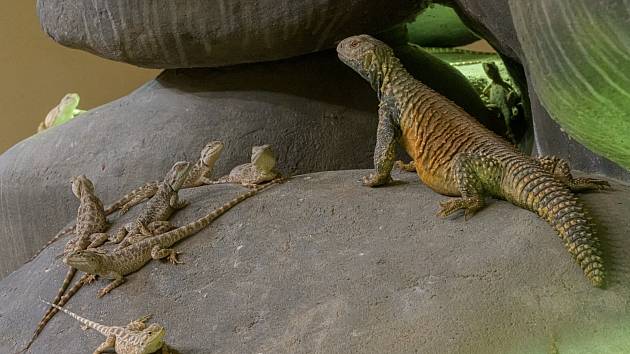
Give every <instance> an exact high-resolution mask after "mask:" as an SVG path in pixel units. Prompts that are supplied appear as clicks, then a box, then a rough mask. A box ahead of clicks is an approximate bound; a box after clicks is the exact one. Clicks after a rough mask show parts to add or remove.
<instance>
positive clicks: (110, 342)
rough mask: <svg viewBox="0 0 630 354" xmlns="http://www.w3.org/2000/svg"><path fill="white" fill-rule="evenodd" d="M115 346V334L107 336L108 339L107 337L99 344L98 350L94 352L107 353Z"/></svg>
mask: <svg viewBox="0 0 630 354" xmlns="http://www.w3.org/2000/svg"><path fill="white" fill-rule="evenodd" d="M115 346H116V337H115V336H113V335H110V336H107V339H105V341H104V342H103V343H101V345H99V346H98V348H96V350H95V351H94V353H92V354H101V353H105V352H106V351H108V350H110V349H114V347H115Z"/></svg>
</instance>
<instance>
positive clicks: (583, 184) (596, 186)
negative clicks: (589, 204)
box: [569, 177, 610, 192]
mask: <svg viewBox="0 0 630 354" xmlns="http://www.w3.org/2000/svg"><path fill="white" fill-rule="evenodd" d="M569 187H570V188H571V190H572V191H574V192H583V191H598V190H607V189H610V183H608V181H604V180H603V179H597V178H588V177H578V178H574V179H573V180H572V181H571V182H570V185H569Z"/></svg>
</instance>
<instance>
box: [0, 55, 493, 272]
mask: <svg viewBox="0 0 630 354" xmlns="http://www.w3.org/2000/svg"><path fill="white" fill-rule="evenodd" d="M402 52H404V58H405V62H406V63H407V65H409V67H410V68H412V71H415V72H416V74H417V76H418V77H419V78H420V79H422V80H424V81H426V82H427V83H429V84H431V82H441V84H440V85H436V88H437V89H438V90H439V91H441V92H443V93H444V94H445V95H446V96H447V97H450V98H451V99H452V100H454V101H455V102H458V103H459V104H460V105H461V106H462V107H465V108H466V109H468V110H469V111H471V113H473V114H475V113H474V112H478V114H475V115H476V116H482V115H483V112H482V111H481V110H482V109H485V108H484V106H483V104H482V103H481V101H480V99H479V97H478V96H477V95H476V94H475V92H474V90H473V89H472V88H470V89H469V90H468V91H466V90H462V87H465V86H462V85H460V83H462V82H463V83H465V79H464V78H462V77H461V75H459V73H457V72H456V71H455V72H453V71H454V69H452V68H450V67H449V66H448V65H447V64H445V63H442V62H440V61H430V60H429V61H427V60H425V59H426V58H425V56H426V54H423V53H421V52H415V49H414V48H409V49H407V50H404V49H402ZM414 62H417V63H415V64H414ZM423 63H424V64H423ZM445 83H446V84H445ZM466 92H469V93H470V94H468V95H467V94H466ZM377 106H378V101H377V99H376V94H375V93H374V91H373V90H372V89H371V88H370V86H369V84H368V83H367V82H365V81H364V80H363V79H361V78H360V77H359V76H358V75H356V74H355V73H354V72H353V71H352V70H351V69H349V68H347V67H346V66H345V65H343V64H342V63H341V62H340V61H339V60H338V59H337V57H336V54H335V53H334V52H332V51H327V52H321V53H316V54H312V55H308V56H303V57H300V58H294V59H289V60H285V61H280V62H270V63H259V64H250V65H241V66H236V67H230V68H223V69H178V70H168V71H165V72H164V73H162V74H161V75H160V76H159V77H158V78H157V79H156V80H154V81H151V82H149V83H148V84H146V85H145V86H144V87H142V88H140V89H139V90H137V91H135V92H133V93H132V94H130V95H128V96H126V97H123V98H121V99H119V100H116V101H114V102H111V103H109V104H107V105H105V106H102V107H98V108H96V109H93V110H91V111H89V112H87V113H84V114H83V115H82V116H80V117H79V118H77V119H74V120H73V121H71V122H69V123H67V124H64V125H62V126H59V127H54V128H52V129H49V130H46V131H45V132H43V133H41V134H37V135H35V136H33V137H31V138H29V139H27V140H25V141H23V142H21V143H19V144H18V145H16V146H14V147H13V148H12V149H10V150H9V151H7V152H6V153H5V154H3V155H1V156H0V181H2V183H1V184H0V196H1V198H2V208H0V225H4V227H2V228H0V244H3V245H5V246H4V247H1V248H0V276H4V275H6V274H8V272H10V271H12V270H13V269H16V268H17V267H18V266H19V265H20V264H22V262H23V261H24V260H26V259H28V258H29V257H30V256H31V255H32V254H33V253H34V252H35V251H36V250H37V249H38V248H39V247H40V246H41V245H43V244H44V243H45V242H46V240H48V239H49V238H50V237H52V235H53V234H54V233H55V232H56V231H57V230H59V229H60V228H61V227H62V226H63V225H64V224H66V223H67V222H68V221H69V220H71V219H72V218H74V217H76V198H74V196H73V195H72V194H71V192H70V185H69V183H68V181H69V179H70V177H72V176H74V175H78V174H85V175H87V176H88V177H89V178H91V179H92V180H93V182H94V183H95V185H96V190H97V192H98V195H99V196H100V197H101V198H102V199H103V201H104V202H105V203H110V202H112V201H113V200H114V199H115V198H117V197H119V196H121V195H123V194H124V193H126V192H128V191H129V190H130V189H132V188H134V187H136V186H138V185H140V184H142V183H144V182H147V181H151V180H155V179H159V178H162V176H163V174H164V173H165V172H166V171H167V170H168V168H169V167H170V166H171V165H172V164H173V163H174V162H175V161H178V160H183V159H186V160H193V159H196V158H197V157H198V154H199V151H200V149H201V148H202V147H203V145H204V144H205V143H206V142H207V141H209V140H214V139H220V140H222V141H224V142H225V144H226V149H225V150H224V152H223V154H222V157H221V159H220V160H219V162H218V163H217V165H216V175H222V174H225V173H227V172H229V170H230V168H232V167H234V166H236V165H237V164H240V163H244V162H248V161H249V159H250V152H251V147H252V146H253V145H260V144H265V143H268V144H271V145H272V146H273V147H274V150H275V152H276V154H277V157H278V160H279V167H280V170H281V171H282V172H284V173H289V174H295V173H307V172H313V171H326V170H340V169H352V168H368V167H371V166H372V161H373V160H372V152H373V149H374V144H375V137H376V124H377V113H376V112H377V110H378V108H377ZM487 122H490V123H492V121H490V120H487ZM25 220H28V221H29V222H25Z"/></svg>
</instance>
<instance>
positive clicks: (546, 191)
mask: <svg viewBox="0 0 630 354" xmlns="http://www.w3.org/2000/svg"><path fill="white" fill-rule="evenodd" d="M514 170H515V171H516V170H519V172H518V173H515V174H514V175H515V176H516V178H515V179H514V185H515V188H514V190H515V191H516V192H517V195H516V196H514V197H515V199H516V200H515V204H517V205H521V206H524V207H526V208H527V209H529V210H531V211H534V212H536V213H537V214H538V215H539V216H540V217H541V218H543V219H545V220H546V221H547V222H548V223H549V224H550V225H551V226H552V227H553V228H554V230H556V232H557V233H558V235H559V236H560V238H561V239H562V241H563V242H564V246H565V247H566V249H567V251H569V253H570V254H571V256H572V257H573V259H574V260H575V261H576V262H577V263H578V264H579V265H580V267H581V268H582V271H583V272H584V275H585V276H586V277H587V278H588V279H589V280H590V282H591V283H592V284H593V285H594V286H596V287H603V286H604V276H605V274H604V265H603V261H602V258H601V252H600V250H599V239H598V238H597V236H596V234H595V230H594V229H593V227H592V225H591V224H590V222H589V219H590V218H589V217H588V215H587V212H586V211H585V209H584V206H583V205H582V203H581V202H580V201H579V200H578V198H577V197H576V196H575V195H574V194H573V193H572V192H571V191H570V190H569V188H568V187H567V186H565V185H564V184H563V183H562V182H560V181H558V180H556V179H555V178H553V176H551V175H550V174H549V173H547V172H546V171H544V170H542V169H540V168H538V167H532V166H529V167H525V168H521V169H519V168H516V169H514ZM526 170H528V171H527V172H526Z"/></svg>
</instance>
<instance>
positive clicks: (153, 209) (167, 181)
mask: <svg viewBox="0 0 630 354" xmlns="http://www.w3.org/2000/svg"><path fill="white" fill-rule="evenodd" d="M189 170H190V162H186V161H179V162H177V163H175V164H174V165H173V167H171V169H170V170H169V171H168V173H167V174H166V176H164V180H163V181H162V182H160V183H159V184H158V189H157V192H156V193H155V195H154V196H153V197H151V199H149V201H148V202H147V205H146V207H145V208H144V209H143V210H142V212H141V213H140V215H138V217H137V218H136V219H135V220H134V221H133V222H130V223H128V224H126V225H125V226H123V227H121V228H120V230H118V232H117V233H116V235H114V237H113V239H112V242H114V243H119V248H124V247H126V246H127V245H129V241H126V240H125V236H127V235H132V236H133V237H134V239H137V238H138V237H139V236H145V237H148V236H152V235H153V233H152V232H151V230H149V229H148V228H151V229H153V230H154V231H155V229H156V228H158V227H162V228H163V227H166V228H168V227H170V226H171V225H170V223H169V222H168V219H169V218H170V217H171V215H172V214H173V212H174V211H175V210H178V209H182V208H184V207H185V206H186V205H188V203H186V202H185V201H182V200H179V196H178V194H177V192H178V191H179V189H180V188H181V187H182V185H183V184H184V182H185V181H186V180H187V178H188V172H189Z"/></svg>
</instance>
